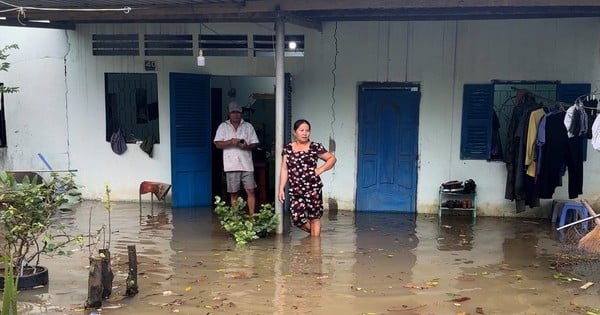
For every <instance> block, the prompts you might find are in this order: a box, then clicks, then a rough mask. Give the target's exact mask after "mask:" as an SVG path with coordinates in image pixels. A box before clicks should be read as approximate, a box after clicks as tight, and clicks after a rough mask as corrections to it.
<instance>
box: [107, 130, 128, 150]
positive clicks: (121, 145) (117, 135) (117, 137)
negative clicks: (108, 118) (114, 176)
mask: <svg viewBox="0 0 600 315" xmlns="http://www.w3.org/2000/svg"><path fill="white" fill-rule="evenodd" d="M110 147H111V148H112V150H113V152H115V153H116V154H118V155H121V154H123V153H125V151H127V143H126V142H125V136H123V132H122V131H121V129H119V130H117V131H115V132H113V134H112V136H110Z"/></svg>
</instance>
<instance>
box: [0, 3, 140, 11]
mask: <svg viewBox="0 0 600 315" xmlns="http://www.w3.org/2000/svg"><path fill="white" fill-rule="evenodd" d="M0 3H1V4H4V5H7V6H9V7H13V9H8V10H7V11H0V12H10V11H17V10H18V11H22V10H38V11H77V12H107V11H108V12H110V11H117V12H119V11H122V12H124V13H129V12H131V7H122V8H105V9H100V8H88V9H83V8H76V9H75V8H41V7H25V6H18V5H14V4H12V3H9V2H6V1H2V0H0Z"/></svg>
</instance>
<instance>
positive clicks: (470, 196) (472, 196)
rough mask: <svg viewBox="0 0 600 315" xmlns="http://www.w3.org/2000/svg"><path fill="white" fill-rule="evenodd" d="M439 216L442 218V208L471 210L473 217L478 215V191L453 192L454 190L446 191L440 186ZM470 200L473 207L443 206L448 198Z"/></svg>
mask: <svg viewBox="0 0 600 315" xmlns="http://www.w3.org/2000/svg"><path fill="white" fill-rule="evenodd" d="M438 195H439V196H438V217H440V218H441V216H442V210H451V211H471V212H472V215H473V219H475V218H476V217H477V191H473V192H470V193H462V192H452V191H444V190H443V188H442V186H440V188H439V191H438ZM453 199H454V200H465V199H467V200H470V202H471V203H472V207H468V208H462V207H454V208H452V207H443V206H442V203H443V202H444V201H446V200H453Z"/></svg>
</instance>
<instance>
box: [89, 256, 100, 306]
mask: <svg viewBox="0 0 600 315" xmlns="http://www.w3.org/2000/svg"><path fill="white" fill-rule="evenodd" d="M100 307H102V259H100V258H94V257H90V273H89V278H88V298H87V301H85V308H86V309H89V308H100Z"/></svg>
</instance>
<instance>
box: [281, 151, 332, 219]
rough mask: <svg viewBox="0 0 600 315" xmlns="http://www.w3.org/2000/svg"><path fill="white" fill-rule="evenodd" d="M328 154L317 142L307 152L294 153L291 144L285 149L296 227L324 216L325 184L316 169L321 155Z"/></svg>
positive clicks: (293, 217)
mask: <svg viewBox="0 0 600 315" xmlns="http://www.w3.org/2000/svg"><path fill="white" fill-rule="evenodd" d="M326 152H327V149H325V147H324V146H323V145H322V144H321V143H317V142H311V143H310V145H309V147H308V150H307V151H294V149H293V148H292V144H291V143H289V144H287V145H286V146H285V147H284V148H283V153H282V155H284V156H285V155H287V161H285V163H287V169H288V183H289V196H290V198H289V199H290V211H291V213H292V221H293V223H294V225H295V226H298V227H300V226H303V225H304V224H306V223H308V222H309V221H310V220H314V219H320V218H321V216H323V194H322V190H323V182H322V181H321V177H320V176H316V175H315V169H316V168H317V162H318V161H319V155H320V154H323V153H326Z"/></svg>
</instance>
